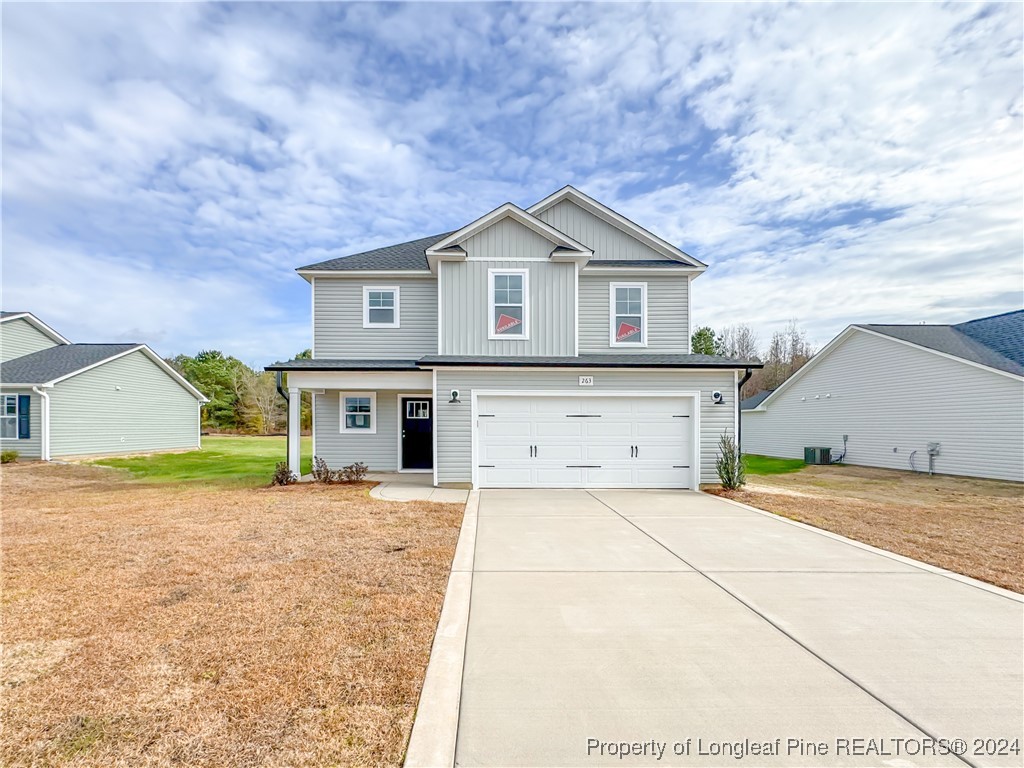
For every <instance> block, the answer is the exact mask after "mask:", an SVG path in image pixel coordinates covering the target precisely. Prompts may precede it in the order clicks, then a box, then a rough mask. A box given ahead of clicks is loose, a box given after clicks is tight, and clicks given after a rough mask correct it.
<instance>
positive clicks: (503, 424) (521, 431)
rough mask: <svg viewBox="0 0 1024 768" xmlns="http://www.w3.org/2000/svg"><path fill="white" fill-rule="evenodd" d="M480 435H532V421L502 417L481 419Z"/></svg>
mask: <svg viewBox="0 0 1024 768" xmlns="http://www.w3.org/2000/svg"><path fill="white" fill-rule="evenodd" d="M479 429H480V435H481V437H484V438H496V439H499V440H501V439H508V438H516V437H520V438H528V437H530V436H531V434H532V431H531V429H530V421H529V419H528V418H524V420H523V421H502V420H500V419H488V418H481V419H480V427H479Z"/></svg>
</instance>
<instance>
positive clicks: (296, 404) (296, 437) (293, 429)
mask: <svg viewBox="0 0 1024 768" xmlns="http://www.w3.org/2000/svg"><path fill="white" fill-rule="evenodd" d="M301 436H302V391H301V390H300V389H299V388H298V387H288V469H290V470H291V471H292V472H294V473H295V476H296V477H299V476H301V475H302V470H301V469H299V466H300V464H301V461H302V437H301Z"/></svg>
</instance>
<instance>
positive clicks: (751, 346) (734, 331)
mask: <svg viewBox="0 0 1024 768" xmlns="http://www.w3.org/2000/svg"><path fill="white" fill-rule="evenodd" d="M718 354H720V355H725V356H726V357H735V358H737V359H738V360H760V359H761V356H760V353H759V351H758V348H757V333H756V332H755V331H754V329H753V328H751V327H750V326H749V325H747V324H746V323H739V324H738V325H727V326H726V327H725V328H723V329H722V332H721V333H720V334H718Z"/></svg>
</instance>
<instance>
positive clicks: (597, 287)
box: [580, 271, 690, 355]
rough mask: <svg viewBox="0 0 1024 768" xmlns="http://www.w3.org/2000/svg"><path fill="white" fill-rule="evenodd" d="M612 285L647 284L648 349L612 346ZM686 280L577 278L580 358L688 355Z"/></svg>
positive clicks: (675, 277) (678, 277)
mask: <svg viewBox="0 0 1024 768" xmlns="http://www.w3.org/2000/svg"><path fill="white" fill-rule="evenodd" d="M611 283H647V346H646V347H640V346H630V345H628V344H623V345H621V346H612V345H611V343H610V342H609V328H610V322H611V304H610V293H609V291H610V288H609V285H610V284H611ZM689 290H690V284H689V280H687V278H686V276H685V275H651V274H643V275H635V274H634V275H632V276H630V275H629V274H628V273H625V274H623V275H621V276H620V275H588V274H587V273H586V272H585V271H584V272H582V273H581V274H580V354H582V355H585V354H601V353H609V354H615V355H630V354H648V355H650V354H671V355H685V354H687V353H688V352H689V351H690V318H689V317H688V315H687V307H688V300H687V294H688V293H689Z"/></svg>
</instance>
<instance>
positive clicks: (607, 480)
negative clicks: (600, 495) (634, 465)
mask: <svg viewBox="0 0 1024 768" xmlns="http://www.w3.org/2000/svg"><path fill="white" fill-rule="evenodd" d="M586 484H587V485H589V486H592V487H595V488H628V487H630V486H632V485H634V483H633V470H632V469H630V468H628V467H601V468H600V469H588V470H587V482H586Z"/></svg>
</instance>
